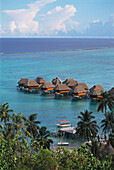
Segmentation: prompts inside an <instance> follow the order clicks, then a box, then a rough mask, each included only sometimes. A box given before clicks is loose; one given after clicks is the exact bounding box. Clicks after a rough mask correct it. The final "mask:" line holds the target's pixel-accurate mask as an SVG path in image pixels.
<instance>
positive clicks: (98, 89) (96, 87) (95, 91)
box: [89, 84, 105, 96]
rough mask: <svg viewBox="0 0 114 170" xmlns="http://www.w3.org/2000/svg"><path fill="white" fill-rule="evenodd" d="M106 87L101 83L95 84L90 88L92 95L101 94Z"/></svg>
mask: <svg viewBox="0 0 114 170" xmlns="http://www.w3.org/2000/svg"><path fill="white" fill-rule="evenodd" d="M104 90H105V89H104V88H103V87H102V86H101V85H100V84H98V85H94V86H93V87H92V88H91V89H90V93H89V94H90V95H92V96H98V95H101V94H102V92H103V91H104Z"/></svg>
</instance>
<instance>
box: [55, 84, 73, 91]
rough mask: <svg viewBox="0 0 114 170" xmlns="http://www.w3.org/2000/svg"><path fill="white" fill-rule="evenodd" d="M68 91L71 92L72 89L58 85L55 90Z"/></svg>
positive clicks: (64, 85)
mask: <svg viewBox="0 0 114 170" xmlns="http://www.w3.org/2000/svg"><path fill="white" fill-rule="evenodd" d="M67 90H70V88H69V87H68V86H66V84H58V85H57V86H56V87H55V88H54V91H67Z"/></svg>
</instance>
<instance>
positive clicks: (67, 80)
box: [62, 78, 75, 84]
mask: <svg viewBox="0 0 114 170" xmlns="http://www.w3.org/2000/svg"><path fill="white" fill-rule="evenodd" d="M69 81H75V80H74V79H72V78H70V79H66V80H65V81H63V82H62V84H67V83H68V82H69Z"/></svg>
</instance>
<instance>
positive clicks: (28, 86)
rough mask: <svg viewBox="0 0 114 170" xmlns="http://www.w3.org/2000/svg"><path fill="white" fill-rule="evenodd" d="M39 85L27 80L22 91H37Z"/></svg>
mask: <svg viewBox="0 0 114 170" xmlns="http://www.w3.org/2000/svg"><path fill="white" fill-rule="evenodd" d="M39 87H40V86H39V84H38V83H37V82H36V81H35V80H28V81H27V83H26V84H24V89H25V90H28V91H30V90H33V89H35V90H37V89H38V88H39Z"/></svg>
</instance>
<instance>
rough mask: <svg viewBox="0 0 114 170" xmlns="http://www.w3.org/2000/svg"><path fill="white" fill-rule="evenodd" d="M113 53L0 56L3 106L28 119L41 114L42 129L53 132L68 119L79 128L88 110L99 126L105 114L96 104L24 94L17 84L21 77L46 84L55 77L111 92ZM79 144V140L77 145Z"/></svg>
mask: <svg viewBox="0 0 114 170" xmlns="http://www.w3.org/2000/svg"><path fill="white" fill-rule="evenodd" d="M113 54H114V50H113V48H109V49H96V50H80V51H55V52H39V53H23V54H0V103H4V102H8V103H9V105H10V108H12V109H13V110H14V111H15V112H16V113H20V112H22V113H23V114H24V115H25V116H29V115H30V114H31V113H38V120H40V121H41V126H47V128H48V130H50V131H54V130H56V123H57V121H58V120H64V119H68V120H69V121H70V122H71V123H72V126H76V125H77V122H78V119H77V116H78V115H79V114H80V112H81V111H82V112H83V111H85V110H86V109H88V110H89V111H92V112H93V115H94V116H95V118H96V120H97V122H98V125H99V126H100V122H101V120H102V119H103V118H104V115H103V113H101V112H97V104H96V103H95V102H92V101H90V100H89V99H86V100H82V101H72V100H71V98H62V99H55V97H54V95H53V94H51V95H46V96H43V95H41V94H35V93H24V92H22V91H19V90H17V88H16V85H17V82H18V81H19V80H20V79H21V78H29V79H35V78H36V77H38V76H39V77H43V78H44V79H45V80H46V81H52V79H53V78H56V77H59V78H60V79H61V80H65V79H66V78H74V79H76V80H77V81H79V82H85V83H87V85H88V86H89V87H92V86H93V85H95V84H101V85H102V86H103V87H104V88H105V89H106V90H109V89H111V88H112V87H113V86H114V57H113ZM99 133H101V131H99ZM58 140H60V139H56V138H55V139H54V141H55V143H56V142H57V141H58ZM66 140H68V139H66ZM68 141H69V140H68ZM70 142H71V143H74V142H76V141H73V140H70ZM79 144H80V142H79V141H78V140H77V144H76V146H79Z"/></svg>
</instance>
